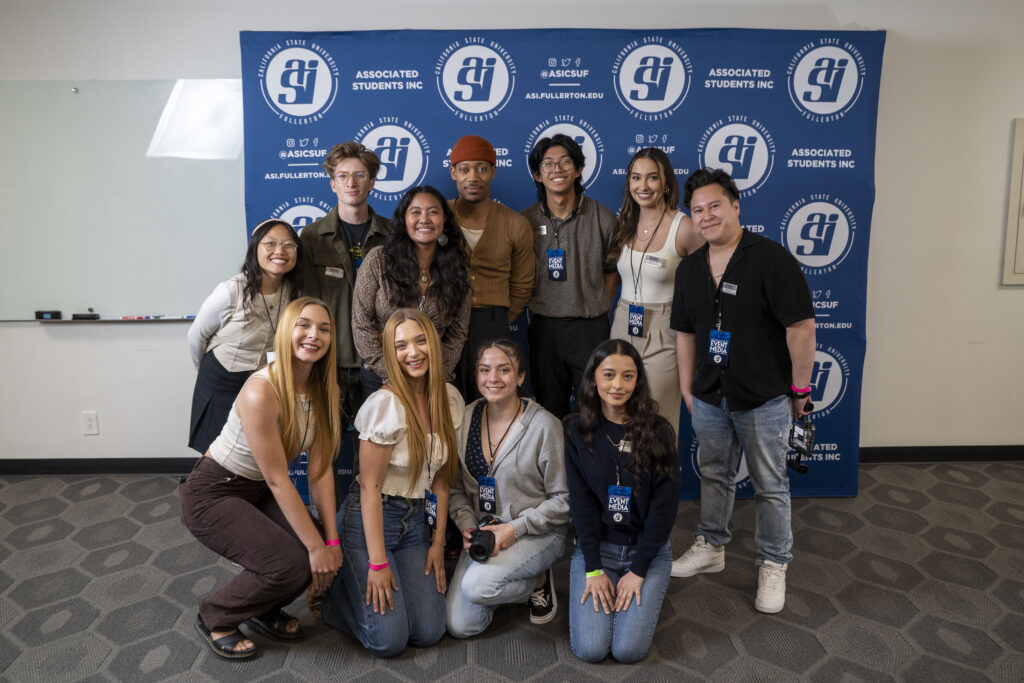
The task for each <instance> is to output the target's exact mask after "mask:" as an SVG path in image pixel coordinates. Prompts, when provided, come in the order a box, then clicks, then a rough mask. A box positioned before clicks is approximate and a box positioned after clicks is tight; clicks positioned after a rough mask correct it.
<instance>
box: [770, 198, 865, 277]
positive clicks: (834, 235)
mask: <svg viewBox="0 0 1024 683" xmlns="http://www.w3.org/2000/svg"><path fill="white" fill-rule="evenodd" d="M781 228H782V243H783V244H785V245H786V247H788V248H789V251H790V252H791V253H792V254H793V256H795V257H796V260H797V261H799V262H800V264H801V265H802V266H804V272H805V273H806V274H807V275H823V274H825V273H831V272H832V271H834V270H835V269H836V268H837V267H838V266H839V264H840V263H842V262H843V260H844V259H845V258H846V257H847V255H849V253H850V249H851V247H852V246H853V236H854V232H855V231H856V229H857V219H856V218H855V217H854V215H853V209H851V208H850V205H849V204H847V203H846V202H844V201H843V200H841V199H834V198H832V197H831V196H830V195H827V194H815V195H811V197H810V199H809V200H808V199H807V198H804V199H801V200H799V201H797V202H796V203H794V204H793V205H792V206H790V207H789V208H788V209H786V213H785V214H783V216H782V226H781Z"/></svg>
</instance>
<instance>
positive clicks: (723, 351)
mask: <svg viewBox="0 0 1024 683" xmlns="http://www.w3.org/2000/svg"><path fill="white" fill-rule="evenodd" d="M731 336H732V335H731V334H729V333H728V332H723V331H722V330H711V340H710V342H709V343H708V362H709V363H711V364H712V365H720V366H722V367H723V368H724V367H726V366H727V365H729V337H731Z"/></svg>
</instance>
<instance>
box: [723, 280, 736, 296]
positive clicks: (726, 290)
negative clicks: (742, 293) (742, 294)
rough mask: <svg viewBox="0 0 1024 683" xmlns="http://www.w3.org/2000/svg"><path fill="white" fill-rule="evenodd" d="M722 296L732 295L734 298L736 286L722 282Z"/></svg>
mask: <svg viewBox="0 0 1024 683" xmlns="http://www.w3.org/2000/svg"><path fill="white" fill-rule="evenodd" d="M722 294H732V295H733V296H736V285H734V284H733V283H731V282H723V283H722Z"/></svg>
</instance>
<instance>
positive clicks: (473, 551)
mask: <svg viewBox="0 0 1024 683" xmlns="http://www.w3.org/2000/svg"><path fill="white" fill-rule="evenodd" d="M495 524H501V520H500V519H498V518H497V517H494V516H492V515H488V516H487V517H484V518H483V519H481V520H480V523H479V524H477V527H476V528H475V529H473V531H471V532H470V534H469V556H470V558H472V559H473V560H475V561H477V562H486V561H487V558H489V557H490V556H491V553H492V552H494V532H493V531H487V530H485V529H481V528H480V527H482V526H493V525H495Z"/></svg>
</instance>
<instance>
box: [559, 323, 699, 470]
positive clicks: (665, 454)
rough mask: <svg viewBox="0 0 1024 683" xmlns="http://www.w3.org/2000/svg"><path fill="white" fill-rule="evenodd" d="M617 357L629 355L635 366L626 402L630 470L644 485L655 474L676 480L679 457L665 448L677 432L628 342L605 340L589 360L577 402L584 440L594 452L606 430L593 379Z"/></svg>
mask: <svg viewBox="0 0 1024 683" xmlns="http://www.w3.org/2000/svg"><path fill="white" fill-rule="evenodd" d="M614 355H623V356H628V357H629V358H631V359H632V361H633V363H634V365H636V388H634V389H633V395H632V396H630V397H629V400H628V401H626V423H625V424H624V425H623V426H624V427H625V428H626V439H628V440H629V441H630V442H631V443H632V444H633V452H632V456H633V457H632V459H631V460H630V465H629V468H630V471H631V472H632V473H633V476H635V477H636V479H637V481H638V482H640V484H641V485H642V484H643V481H644V480H645V479H646V476H647V475H648V474H650V473H654V472H656V473H658V474H664V475H667V476H670V477H672V478H673V479H675V478H676V476H677V475H678V472H677V470H678V469H679V460H678V455H677V453H676V451H675V449H671V450H669V449H668V448H666V442H667V443H673V444H674V443H676V432H675V429H674V428H673V427H672V425H671V424H670V423H669V421H668V420H666V419H665V418H663V417H662V416H661V415H659V414H658V403H657V401H655V400H654V399H653V398H651V385H650V383H649V382H648V381H647V370H646V369H645V368H644V362H643V359H642V358H640V353H639V352H637V350H636V348H634V347H633V345H632V344H630V343H629V342H627V341H623V340H622V339H608V340H606V341H603V342H601V343H600V344H599V345H598V347H597V348H596V349H594V352H593V353H592V354H590V358H589V359H588V360H587V366H586V368H585V369H584V370H583V379H582V381H581V382H580V396H579V400H578V401H577V406H578V407H579V415H580V431H582V433H583V440H584V441H585V442H586V444H587V448H588V449H589V450H590V451H591V453H594V435H595V434H597V433H598V430H601V429H603V428H604V425H603V423H602V419H603V418H602V416H601V397H600V396H598V394H597V382H595V381H594V376H595V375H596V374H597V369H598V368H599V367H600V366H601V363H603V362H604V360H605V358H607V357H608V356H614ZM669 437H671V438H669Z"/></svg>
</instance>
